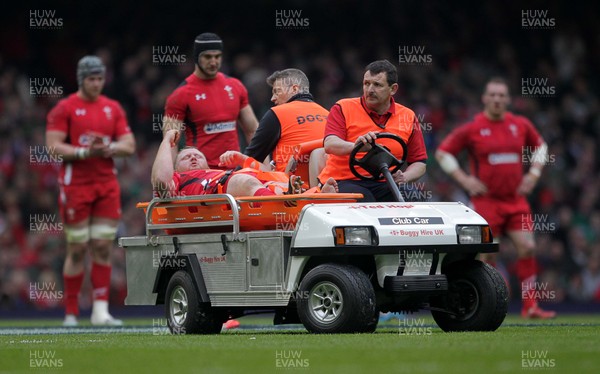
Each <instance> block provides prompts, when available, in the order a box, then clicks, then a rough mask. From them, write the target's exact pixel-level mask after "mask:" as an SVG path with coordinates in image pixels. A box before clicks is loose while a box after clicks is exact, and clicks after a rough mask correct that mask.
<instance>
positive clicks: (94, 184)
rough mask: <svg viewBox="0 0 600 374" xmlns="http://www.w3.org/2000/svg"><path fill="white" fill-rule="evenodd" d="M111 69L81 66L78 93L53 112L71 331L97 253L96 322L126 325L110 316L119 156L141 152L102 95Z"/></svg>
mask: <svg viewBox="0 0 600 374" xmlns="http://www.w3.org/2000/svg"><path fill="white" fill-rule="evenodd" d="M105 72H106V67H105V66H104V64H103V63H102V61H101V60H100V58H98V57H97V56H85V57H83V58H82V59H81V60H79V63H78V64H77V83H78V85H79V89H78V90H77V92H76V93H74V94H71V95H69V96H68V97H67V98H66V99H63V100H61V101H60V102H59V103H58V104H57V105H56V107H54V108H53V109H52V110H51V111H50V113H48V118H47V127H46V145H47V146H48V148H49V149H50V151H51V152H53V153H54V154H55V155H57V156H60V157H62V159H63V164H62V167H61V170H60V175H59V187H60V196H59V208H60V214H61V218H62V221H63V224H64V232H65V234H66V239H67V254H66V258H65V264H64V267H63V277H64V294H65V304H66V305H65V306H66V316H65V320H64V325H65V326H76V325H77V324H78V321H77V316H78V315H79V293H80V290H81V284H82V282H83V276H84V270H85V261H84V260H85V255H86V252H87V249H88V248H89V249H91V255H92V269H91V273H90V278H91V282H92V287H93V297H94V302H93V309H92V316H91V321H92V324H94V325H121V324H122V322H121V321H120V320H118V319H115V318H113V316H112V315H111V314H110V313H109V312H108V300H109V291H110V273H111V262H110V258H111V250H112V247H113V243H114V240H115V237H116V233H117V224H118V221H119V218H120V217H121V203H120V201H121V192H120V188H119V183H118V181H117V175H116V170H115V167H114V161H113V158H114V157H125V156H129V155H131V154H133V153H134V152H135V138H134V136H133V134H132V133H131V130H130V128H129V126H128V124H127V118H126V116H125V112H124V111H123V108H122V107H121V105H119V103H117V102H116V101H114V100H111V99H109V98H107V97H106V96H104V95H102V94H101V92H102V89H103V87H104V76H105Z"/></svg>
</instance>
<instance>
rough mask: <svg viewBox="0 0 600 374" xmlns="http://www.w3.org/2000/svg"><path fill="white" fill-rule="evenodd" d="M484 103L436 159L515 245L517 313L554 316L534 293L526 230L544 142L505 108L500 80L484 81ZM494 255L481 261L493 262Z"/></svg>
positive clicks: (532, 246) (529, 125) (522, 119)
mask: <svg viewBox="0 0 600 374" xmlns="http://www.w3.org/2000/svg"><path fill="white" fill-rule="evenodd" d="M482 102H483V105H484V110H483V112H482V113H479V114H477V115H476V116H475V118H474V120H473V121H472V122H470V123H467V124H465V125H463V126H460V127H458V128H457V129H455V130H454V131H452V132H451V133H450V134H449V135H448V137H447V138H446V139H444V141H442V143H441V144H440V146H439V148H438V149H437V152H436V159H437V160H438V162H439V163H440V166H441V167H442V169H443V170H444V171H445V172H446V173H448V174H449V175H450V176H451V177H452V178H453V179H454V180H455V181H456V182H457V183H458V184H459V185H460V186H461V187H462V188H464V189H465V190H466V191H467V192H468V193H469V195H470V196H471V202H472V203H473V206H474V208H475V210H476V211H477V212H478V213H479V214H481V215H482V216H483V218H485V219H486V220H487V221H488V223H489V224H490V227H491V229H492V233H493V234H494V236H495V237H497V238H499V237H500V236H502V235H504V234H506V235H507V236H508V237H509V238H510V239H511V240H512V242H513V243H514V245H515V247H516V248H517V251H518V256H519V258H518V260H517V276H518V278H519V281H520V282H521V290H522V292H521V297H522V309H521V315H522V316H523V317H524V318H541V319H546V318H553V317H555V315H556V313H555V312H552V311H546V310H543V309H542V308H540V307H539V305H538V302H537V300H536V298H535V293H536V292H535V285H536V277H537V273H538V266H537V261H536V259H535V256H534V253H535V241H534V237H533V233H532V232H531V230H530V228H531V227H533V225H532V222H531V208H530V207H529V203H528V202H527V199H526V196H527V195H528V194H530V193H531V192H532V191H533V188H534V187H535V185H536V183H537V181H538V179H539V178H540V175H541V174H542V169H543V167H544V164H545V160H546V158H547V145H546V143H545V142H544V139H542V137H541V136H540V134H539V133H538V132H537V130H536V129H535V127H534V126H533V124H532V123H531V122H530V121H529V120H528V119H527V118H525V117H523V116H518V115H515V114H513V113H511V112H509V111H508V110H507V107H508V105H509V103H510V96H509V92H508V85H507V83H506V82H505V81H504V80H503V79H501V78H493V79H491V80H489V81H488V83H487V84H486V86H485V92H484V93H483V96H482ZM462 150H467V152H468V155H469V158H470V169H471V174H467V173H466V172H465V171H463V170H462V169H461V168H460V166H459V163H458V161H457V159H456V157H455V156H456V155H457V154H458V153H460V152H461V151H462ZM524 150H533V152H532V153H533V155H532V160H533V162H532V165H531V166H530V167H529V169H528V170H526V171H525V170H524V168H523V163H522V154H523V151H524ZM494 255H495V254H494ZM494 255H490V257H486V258H485V260H487V261H488V262H490V263H491V264H492V265H495V257H494Z"/></svg>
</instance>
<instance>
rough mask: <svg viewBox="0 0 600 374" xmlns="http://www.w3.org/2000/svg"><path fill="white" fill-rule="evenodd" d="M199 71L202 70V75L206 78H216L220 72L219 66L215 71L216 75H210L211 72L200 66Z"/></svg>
mask: <svg viewBox="0 0 600 374" xmlns="http://www.w3.org/2000/svg"><path fill="white" fill-rule="evenodd" d="M198 69H200V71H201V72H202V74H204V76H205V77H207V78H214V77H216V76H217V73H218V72H219V66H217V68H216V69H215V70H214V71H215V72H214V73H210V72H209V71H207V70H206V69H205V68H203V67H202V66H200V65H198Z"/></svg>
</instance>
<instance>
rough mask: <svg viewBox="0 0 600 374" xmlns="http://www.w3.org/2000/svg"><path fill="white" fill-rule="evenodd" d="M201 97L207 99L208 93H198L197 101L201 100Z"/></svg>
mask: <svg viewBox="0 0 600 374" xmlns="http://www.w3.org/2000/svg"><path fill="white" fill-rule="evenodd" d="M200 99H202V100H206V94H205V93H202V94H196V101H200Z"/></svg>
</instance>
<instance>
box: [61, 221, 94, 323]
mask: <svg viewBox="0 0 600 374" xmlns="http://www.w3.org/2000/svg"><path fill="white" fill-rule="evenodd" d="M65 235H66V237H67V259H66V261H65V267H64V269H63V281H64V293H65V314H67V315H71V316H78V315H79V293H80V291H81V285H82V283H83V276H84V272H83V268H82V263H83V255H84V254H85V247H86V246H87V244H88V242H89V239H90V230H89V227H88V226H82V227H73V226H65ZM80 268H81V269H80ZM73 324H76V321H74V322H73Z"/></svg>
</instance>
